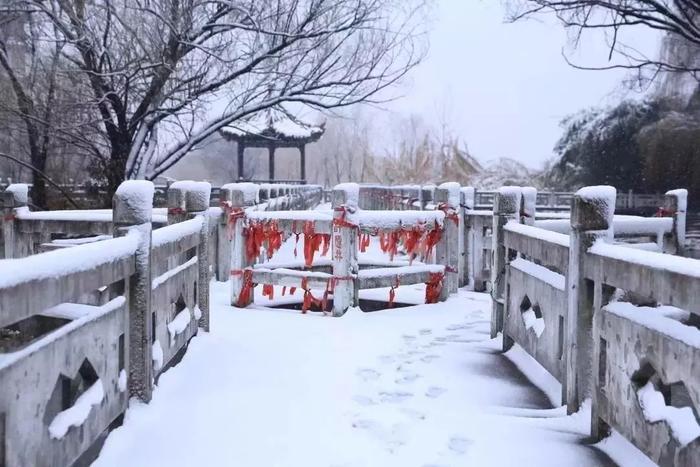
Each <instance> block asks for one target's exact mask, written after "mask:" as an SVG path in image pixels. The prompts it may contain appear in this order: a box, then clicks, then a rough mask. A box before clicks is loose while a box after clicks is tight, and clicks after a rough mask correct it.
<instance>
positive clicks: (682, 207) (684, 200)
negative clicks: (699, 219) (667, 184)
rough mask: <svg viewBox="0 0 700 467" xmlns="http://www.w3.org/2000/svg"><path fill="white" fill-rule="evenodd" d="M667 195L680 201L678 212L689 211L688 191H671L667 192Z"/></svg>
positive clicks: (682, 189)
mask: <svg viewBox="0 0 700 467" xmlns="http://www.w3.org/2000/svg"><path fill="white" fill-rule="evenodd" d="M666 195H667V196H675V197H676V198H677V199H678V206H677V210H678V212H686V211H687V210H688V190H686V189H685V188H679V189H676V190H669V191H667V192H666Z"/></svg>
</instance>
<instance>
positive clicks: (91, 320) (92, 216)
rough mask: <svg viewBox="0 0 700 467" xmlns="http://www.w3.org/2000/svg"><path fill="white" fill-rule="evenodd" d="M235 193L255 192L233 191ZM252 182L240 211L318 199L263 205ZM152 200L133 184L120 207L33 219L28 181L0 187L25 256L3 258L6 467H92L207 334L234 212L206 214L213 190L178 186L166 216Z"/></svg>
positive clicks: (312, 194)
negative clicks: (101, 444)
mask: <svg viewBox="0 0 700 467" xmlns="http://www.w3.org/2000/svg"><path fill="white" fill-rule="evenodd" d="M236 187H239V188H241V189H242V191H241V193H243V191H245V192H250V191H251V190H250V184H233V185H228V186H227V188H225V190H229V189H235V188H236ZM253 187H254V189H255V196H254V197H253V198H252V199H241V203H240V204H241V206H242V207H243V209H245V210H247V211H249V212H256V211H262V210H265V209H270V208H275V209H291V208H298V209H306V208H308V207H311V206H313V205H314V204H315V203H317V202H318V201H319V199H320V196H321V190H320V187H317V188H314V187H310V186H300V187H297V188H295V189H291V188H289V189H287V188H284V189H283V190H284V191H276V190H275V191H273V192H272V193H270V192H269V191H268V192H266V193H263V194H262V195H263V197H264V198H266V199H265V200H264V201H261V200H259V199H258V197H257V194H258V190H257V186H253ZM280 190H282V189H280ZM287 190H289V191H287ZM153 197H154V188H153V185H152V184H151V183H150V182H143V181H131V182H125V183H123V184H122V185H121V186H120V187H119V189H118V190H117V193H116V195H115V197H114V202H113V210H109V211H84V212H83V211H68V212H60V211H55V212H42V213H34V212H31V211H29V209H28V208H27V187H26V185H13V186H11V187H9V189H8V190H6V191H5V192H3V193H2V202H3V204H2V206H3V222H2V231H3V237H4V251H5V253H6V254H7V255H8V256H9V257H15V258H16V259H7V260H3V261H1V262H0V465H2V466H8V467H14V466H23V465H32V466H56V465H72V464H74V463H75V462H76V461H79V462H80V463H89V461H90V457H91V456H92V455H93V454H94V450H91V449H89V448H90V447H91V446H92V445H93V444H94V443H97V442H98V440H99V439H101V438H102V435H103V433H104V432H105V431H107V430H109V429H111V428H113V427H115V426H118V425H119V424H120V423H121V419H122V417H123V414H124V412H125V410H126V408H127V406H128V403H129V402H128V401H129V400H130V398H137V399H140V400H141V401H146V402H147V401H149V400H150V398H151V392H152V388H153V384H154V382H156V381H157V380H158V378H159V376H160V375H161V374H162V373H163V372H164V371H166V370H167V369H168V368H169V367H171V366H172V365H174V364H175V363H177V362H178V361H179V359H180V358H181V356H182V355H183V354H184V352H185V351H186V349H187V345H188V343H189V341H190V339H191V338H192V337H193V336H194V335H196V334H197V332H198V330H199V329H203V330H205V331H206V330H208V329H209V282H210V276H211V272H210V270H211V266H212V265H213V266H214V269H215V270H225V271H226V278H228V271H229V270H230V269H231V266H230V264H219V263H218V261H219V260H224V261H225V260H226V258H227V257H226V255H219V253H218V239H219V238H221V237H224V238H225V237H226V228H227V226H226V223H225V222H222V221H221V218H222V217H223V212H224V208H225V206H224V208H221V207H215V208H211V207H209V206H210V198H211V187H210V185H209V184H208V183H206V182H178V183H174V184H172V185H171V186H170V188H169V190H168V193H167V204H168V208H166V209H163V210H160V211H156V212H154V211H155V210H154V209H153V207H152V206H153ZM156 227H157V228H156ZM52 236H71V237H85V236H91V237H89V238H87V239H86V238H78V239H76V238H73V239H64V240H53V241H52V240H51V237H52ZM95 236H97V237H95ZM47 242H48V243H47ZM227 245H228V244H227ZM41 250H51V251H46V252H43V253H38V251H41ZM17 257H19V258H17ZM20 427H21V428H20Z"/></svg>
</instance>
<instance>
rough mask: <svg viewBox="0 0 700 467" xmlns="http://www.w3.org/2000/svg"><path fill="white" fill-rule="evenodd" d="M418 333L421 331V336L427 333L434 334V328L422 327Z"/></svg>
mask: <svg viewBox="0 0 700 467" xmlns="http://www.w3.org/2000/svg"><path fill="white" fill-rule="evenodd" d="M418 333H419V334H420V335H421V336H427V335H429V334H432V333H433V330H432V329H421V330H420V331H418Z"/></svg>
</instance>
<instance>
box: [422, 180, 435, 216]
mask: <svg viewBox="0 0 700 467" xmlns="http://www.w3.org/2000/svg"><path fill="white" fill-rule="evenodd" d="M432 202H433V189H432V187H431V186H430V185H425V186H423V187H421V189H420V208H421V210H422V211H425V209H426V206H427V205H428V204H430V203H432Z"/></svg>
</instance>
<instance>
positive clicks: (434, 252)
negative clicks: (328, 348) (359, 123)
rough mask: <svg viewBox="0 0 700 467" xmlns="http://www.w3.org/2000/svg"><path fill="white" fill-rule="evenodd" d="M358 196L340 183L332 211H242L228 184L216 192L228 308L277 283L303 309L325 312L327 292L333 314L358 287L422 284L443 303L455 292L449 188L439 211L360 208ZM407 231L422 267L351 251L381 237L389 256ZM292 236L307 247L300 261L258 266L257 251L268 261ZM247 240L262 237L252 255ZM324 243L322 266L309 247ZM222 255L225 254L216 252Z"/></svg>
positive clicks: (239, 194) (239, 196)
mask: <svg viewBox="0 0 700 467" xmlns="http://www.w3.org/2000/svg"><path fill="white" fill-rule="evenodd" d="M362 196H364V195H363V191H362V189H360V188H359V187H358V185H356V184H341V185H338V186H336V187H335V189H334V191H333V197H332V210H325V211H324V210H316V211H284V212H275V211H270V212H245V213H244V212H243V211H242V204H241V203H242V200H243V199H244V198H245V193H244V191H243V190H240V189H235V187H233V186H232V187H230V188H229V189H228V190H226V191H222V198H223V199H224V202H225V203H226V205H227V212H226V214H227V215H226V216H224V217H225V218H227V219H228V220H227V221H225V223H226V224H227V225H228V232H229V235H228V237H227V238H228V241H229V243H230V245H231V247H230V251H231V265H232V267H231V283H232V296H231V303H232V304H234V305H237V306H247V305H248V304H250V303H251V301H252V298H253V295H252V289H253V287H254V286H255V285H257V284H264V285H265V287H266V288H264V289H263V290H264V291H265V290H271V287H272V286H275V285H278V286H283V287H288V288H290V289H299V290H300V291H302V292H303V293H304V310H306V309H307V308H308V307H310V306H312V305H313V304H316V306H317V307H318V308H322V309H324V310H325V305H326V303H327V304H330V303H331V302H330V301H328V300H327V298H328V296H329V295H331V294H332V296H333V298H332V312H333V315H334V316H341V315H343V314H344V313H345V312H346V311H347V309H348V308H349V307H351V306H355V305H357V303H358V291H359V290H360V289H365V288H377V287H396V286H398V285H407V284H414V283H427V284H429V285H428V290H429V291H428V292H426V300H427V301H428V302H431V301H433V300H444V299H445V298H446V297H447V295H448V294H449V293H454V292H456V290H457V277H456V272H457V258H458V246H457V245H458V236H457V232H458V230H457V224H458V221H457V217H456V216H457V211H458V206H453V205H449V203H448V200H449V199H450V196H449V192H448V190H447V189H442V190H438V195H437V196H438V197H442V199H444V203H445V206H444V209H442V210H432V211H410V212H401V211H396V210H391V209H382V210H365V209H360V208H359V207H358V200H359V199H360V198H361V197H362ZM377 205H378V204H375V206H377ZM409 232H410V235H412V236H413V237H412V242H413V243H412V245H413V246H414V247H415V248H414V250H413V251H414V252H415V253H416V255H418V251H417V250H418V247H419V246H421V245H423V246H425V245H428V246H427V248H426V249H424V250H421V252H420V254H421V255H422V256H423V257H422V258H421V259H423V260H424V261H425V262H419V261H418V260H416V261H415V262H413V263H409V262H408V261H393V260H392V261H376V260H372V261H362V260H360V259H359V258H358V253H359V252H360V251H363V250H364V247H363V246H362V244H363V243H365V242H367V243H368V241H369V237H370V236H381V237H382V238H383V239H384V240H385V242H386V244H387V247H386V248H387V251H390V250H392V249H393V251H394V252H395V251H396V249H397V247H398V246H399V245H398V242H401V240H402V239H403V238H405V237H404V236H405V235H408V234H409ZM292 234H296V235H303V236H304V245H305V246H307V247H308V248H309V250H308V251H305V258H304V260H301V259H300V260H298V261H295V262H293V263H285V264H275V263H267V262H265V260H264V259H263V260H260V258H261V251H262V250H261V248H264V249H265V250H266V253H267V255H268V257H270V256H271V254H272V253H273V252H274V251H276V248H277V247H279V246H280V245H281V241H282V240H283V239H286V238H288V237H289V236H291V235H292ZM331 237H332V240H331ZM251 238H254V239H256V238H260V239H261V240H260V243H255V242H253V243H254V244H253V247H252V250H251V248H250V245H251V242H250V239H251ZM431 241H432V243H431ZM309 245H312V246H309ZM331 245H332V250H331V251H330V253H331V258H330V259H329V260H328V259H318V258H317V259H313V256H314V253H315V252H316V251H317V250H316V249H328V248H331ZM389 245H390V246H389ZM225 250H229V249H228V248H224V249H222V250H221V251H225ZM426 262H427V263H433V264H426ZM268 288H269V289H268ZM312 288H313V289H321V290H325V293H324V299H323V300H318V299H317V298H315V297H312V296H310V294H311V289H312ZM265 293H271V292H265ZM319 301H322V302H323V303H321V304H319V303H318V302H319Z"/></svg>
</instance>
